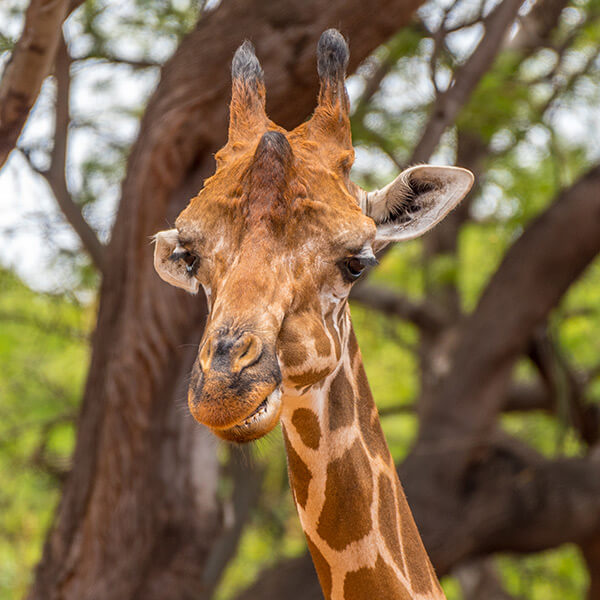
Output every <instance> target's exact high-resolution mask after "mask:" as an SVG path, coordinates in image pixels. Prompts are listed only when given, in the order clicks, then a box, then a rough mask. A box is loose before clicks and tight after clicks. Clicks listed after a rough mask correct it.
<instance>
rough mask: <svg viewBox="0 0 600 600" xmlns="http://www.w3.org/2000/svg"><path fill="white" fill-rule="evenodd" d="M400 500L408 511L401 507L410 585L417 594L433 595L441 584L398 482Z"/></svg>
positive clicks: (401, 536) (401, 530) (405, 557)
mask: <svg viewBox="0 0 600 600" xmlns="http://www.w3.org/2000/svg"><path fill="white" fill-rule="evenodd" d="M396 491H397V495H398V498H403V499H404V506H405V507H406V510H402V502H401V503H400V504H401V507H400V538H401V539H402V547H403V549H404V553H403V554H404V560H405V562H406V570H407V572H408V573H409V575H410V583H411V586H412V589H413V592H414V593H415V594H423V595H431V594H432V593H433V592H434V591H438V590H440V589H441V588H440V584H439V581H438V580H437V577H436V575H435V571H434V570H433V567H432V565H431V562H430V561H429V557H428V556H427V552H426V551H425V547H424V546H423V542H422V541H421V536H420V534H419V531H418V530H417V526H416V525H415V520H414V518H413V516H412V513H411V512H410V508H409V507H408V502H406V496H405V495H404V491H403V490H402V486H401V485H400V481H399V480H398V481H397V483H396Z"/></svg>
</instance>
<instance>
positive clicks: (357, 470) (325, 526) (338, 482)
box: [317, 440, 373, 550]
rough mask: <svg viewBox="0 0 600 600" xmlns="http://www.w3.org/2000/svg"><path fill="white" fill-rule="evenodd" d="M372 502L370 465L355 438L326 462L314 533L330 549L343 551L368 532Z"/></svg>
mask: <svg viewBox="0 0 600 600" xmlns="http://www.w3.org/2000/svg"><path fill="white" fill-rule="evenodd" d="M372 502H373V482H372V474H371V465H370V464H369V459H368V458H367V455H366V454H365V451H364V450H363V449H362V445H361V444H360V442H359V441H358V440H357V441H355V442H354V444H353V445H352V446H351V447H350V448H349V449H348V450H346V452H344V454H343V455H342V456H341V457H340V458H337V459H335V460H332V461H331V462H330V463H329V464H328V465H327V482H326V484H325V503H324V504H323V509H322V511H321V514H320V515H319V520H318V523H317V533H318V534H319V535H320V536H321V537H322V538H323V540H325V541H326V542H327V543H328V544H329V546H330V547H331V548H333V549H334V550H343V549H344V548H345V547H346V546H347V545H348V544H350V543H351V542H355V541H357V540H360V539H361V538H363V537H364V536H365V535H367V534H368V533H369V532H370V531H371V529H372V527H373V524H372V522H371V504H372Z"/></svg>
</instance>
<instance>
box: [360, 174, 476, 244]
mask: <svg viewBox="0 0 600 600" xmlns="http://www.w3.org/2000/svg"><path fill="white" fill-rule="evenodd" d="M473 181H474V178H473V174H472V173H471V171H467V169H461V168H460V167H437V166H431V165H418V166H416V167H410V168H409V169H406V170H404V171H402V173H400V175H398V177H396V179H394V181H392V182H391V183H390V184H388V185H386V186H385V187H384V188H382V189H380V190H376V191H373V192H369V193H367V194H364V195H363V197H362V201H361V205H362V209H363V212H364V213H365V214H366V215H367V216H368V217H371V218H372V219H373V220H374V221H375V224H376V225H377V235H376V237H375V244H376V246H377V249H380V248H382V247H383V246H385V245H387V244H389V243H390V242H400V241H403V240H412V239H413V238H416V237H419V236H421V235H423V234H424V233H425V232H426V231H429V229H431V228H432V227H433V226H434V225H436V224H437V223H439V222H440V221H441V220H442V219H443V218H444V217H445V216H446V215H447V214H448V213H449V212H450V211H451V210H452V209H453V208H455V207H456V205H457V204H458V203H459V202H460V201H461V200H462V199H463V198H464V197H465V196H466V195H467V193H468V192H469V190H470V189H471V186H472V185H473Z"/></svg>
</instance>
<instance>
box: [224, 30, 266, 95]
mask: <svg viewBox="0 0 600 600" xmlns="http://www.w3.org/2000/svg"><path fill="white" fill-rule="evenodd" d="M231 76H232V77H233V79H240V80H242V81H244V82H245V83H246V84H250V85H253V86H254V87H256V85H257V84H258V83H264V74H263V70H262V67H261V66H260V63H259V62H258V58H256V54H255V53H254V46H253V45H252V42H250V41H248V40H246V41H245V42H244V43H243V44H242V45H241V46H240V47H239V48H238V49H237V50H236V52H235V54H234V56H233V62H232V63H231Z"/></svg>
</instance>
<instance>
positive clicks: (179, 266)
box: [154, 229, 200, 294]
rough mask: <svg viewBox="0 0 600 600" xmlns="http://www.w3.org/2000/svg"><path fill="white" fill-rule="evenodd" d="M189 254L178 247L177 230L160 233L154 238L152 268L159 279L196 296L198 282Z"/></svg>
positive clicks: (193, 263)
mask: <svg viewBox="0 0 600 600" xmlns="http://www.w3.org/2000/svg"><path fill="white" fill-rule="evenodd" d="M190 258H191V255H190V253H189V252H188V251H187V250H186V249H185V248H183V247H182V246H180V245H179V234H178V232H177V229H169V230H168V231H161V232H160V233H157V234H156V235H155V236H154V268H155V269H156V272H157V273H158V275H159V276H160V278H161V279H163V280H164V281H166V282H167V283H170V284H171V285H174V286H175V287H180V288H182V289H184V290H186V291H187V292H190V293H191V294H197V293H198V288H199V287H200V283H199V281H198V280H197V279H196V277H195V276H194V270H195V266H194V265H195V262H194V260H190Z"/></svg>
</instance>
